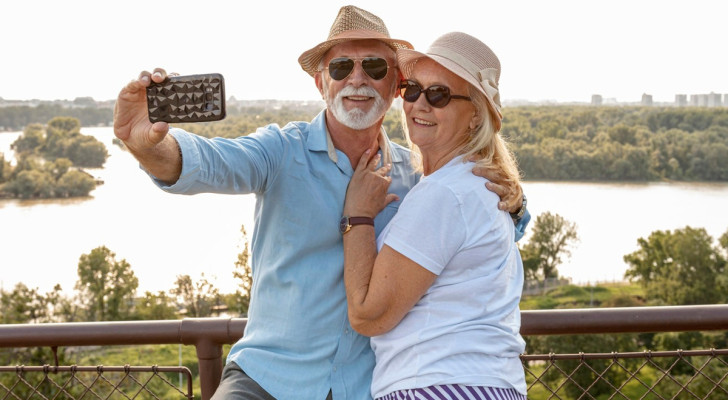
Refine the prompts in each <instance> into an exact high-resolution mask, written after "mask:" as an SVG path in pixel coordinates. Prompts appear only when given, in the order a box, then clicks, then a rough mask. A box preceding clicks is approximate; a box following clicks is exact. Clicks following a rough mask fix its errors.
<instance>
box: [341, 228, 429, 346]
mask: <svg viewBox="0 0 728 400" xmlns="http://www.w3.org/2000/svg"><path fill="white" fill-rule="evenodd" d="M376 250H377V249H376V242H375V239H374V228H373V227H371V226H370V225H358V226H357V227H355V229H354V228H352V230H351V231H350V232H349V233H347V234H346V235H344V283H345V286H346V297H347V302H348V311H349V322H350V323H351V326H352V328H354V329H355V330H356V331H357V332H359V333H361V334H362V335H365V336H376V335H381V334H383V333H386V332H389V331H390V330H392V328H394V327H395V326H396V325H397V324H398V323H399V322H400V321H401V320H402V318H404V316H405V315H406V314H407V312H409V310H411V309H412V307H414V306H415V304H417V302H418V301H419V300H420V299H421V298H422V296H423V295H424V294H425V293H426V292H427V289H428V288H429V287H430V286H432V283H433V282H434V281H435V278H437V275H435V274H433V273H432V272H430V271H428V270H426V269H425V268H423V267H421V266H420V265H419V264H417V263H415V262H414V261H412V260H410V259H409V258H407V257H405V256H403V255H402V254H400V253H398V252H397V251H395V250H393V249H392V248H391V247H389V246H386V245H385V246H384V247H382V251H381V252H380V253H379V255H377V254H376Z"/></svg>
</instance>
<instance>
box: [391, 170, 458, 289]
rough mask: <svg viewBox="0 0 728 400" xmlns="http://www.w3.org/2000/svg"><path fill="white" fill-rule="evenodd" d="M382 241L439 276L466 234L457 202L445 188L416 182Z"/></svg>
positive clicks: (435, 184)
mask: <svg viewBox="0 0 728 400" xmlns="http://www.w3.org/2000/svg"><path fill="white" fill-rule="evenodd" d="M390 224H391V226H390V227H389V231H388V232H387V236H386V237H385V238H384V244H386V245H388V246H389V247H391V248H392V249H394V250H396V251H397V252H399V253H400V254H402V255H404V256H405V257H407V258H409V259H410V260H412V261H414V262H415V263H417V264H419V265H420V266H422V267H423V268H425V269H427V270H428V271H430V272H432V273H433V274H436V275H440V273H441V272H442V270H443V269H444V268H445V266H446V265H447V264H448V262H449V261H450V260H451V259H452V258H453V257H454V255H455V253H457V252H458V250H459V249H460V247H461V246H462V244H463V242H464V241H465V237H466V229H467V226H466V223H465V221H464V218H463V215H462V209H461V202H460V201H459V199H458V198H457V196H456V195H455V194H454V193H453V192H452V191H451V190H450V189H448V188H446V187H443V186H441V185H439V184H437V183H434V184H433V183H428V182H420V183H419V184H418V186H417V187H416V188H415V189H413V191H411V192H410V193H409V194H408V195H407V197H405V199H404V201H403V202H402V205H400V207H399V211H397V214H396V215H395V216H394V218H393V219H392V221H391V222H390Z"/></svg>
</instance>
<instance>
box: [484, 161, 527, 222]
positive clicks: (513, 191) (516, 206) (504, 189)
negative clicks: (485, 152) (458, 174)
mask: <svg viewBox="0 0 728 400" xmlns="http://www.w3.org/2000/svg"><path fill="white" fill-rule="evenodd" d="M473 174H475V175H477V176H479V177H481V178H485V179H487V180H489V181H490V182H486V184H485V187H486V188H488V190H490V191H491V192H493V193H495V194H497V195H498V197H500V201H499V202H498V209H499V210H503V211H508V212H509V213H516V212H518V210H520V209H521V206H522V205H523V188H522V187H521V185H518V184H516V183H513V182H508V181H506V179H505V177H504V176H503V175H501V174H499V173H498V171H496V170H494V169H488V168H483V167H480V166H477V164H476V166H475V167H474V168H473Z"/></svg>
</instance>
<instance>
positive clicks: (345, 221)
mask: <svg viewBox="0 0 728 400" xmlns="http://www.w3.org/2000/svg"><path fill="white" fill-rule="evenodd" d="M348 229H349V217H341V219H340V220H339V232H341V233H344V232H346V231H347V230H348Z"/></svg>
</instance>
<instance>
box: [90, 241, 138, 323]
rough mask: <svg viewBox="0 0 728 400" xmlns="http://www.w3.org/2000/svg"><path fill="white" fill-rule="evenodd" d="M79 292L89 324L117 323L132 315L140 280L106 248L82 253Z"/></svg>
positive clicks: (123, 261)
mask: <svg viewBox="0 0 728 400" xmlns="http://www.w3.org/2000/svg"><path fill="white" fill-rule="evenodd" d="M78 277H79V280H78V282H77V283H76V289H77V290H78V291H79V292H80V294H81V298H82V300H83V301H84V302H85V304H86V306H87V318H88V320H89V321H118V320H124V319H128V318H129V317H130V316H131V315H132V307H133V304H134V295H135V294H136V289H137V287H138V286H139V280H138V279H137V277H136V276H135V275H134V271H132V269H131V265H129V263H128V262H127V261H126V260H123V259H122V260H120V261H117V260H116V254H114V253H113V252H112V251H111V250H109V249H108V248H107V247H106V246H101V247H97V248H95V249H93V250H91V253H89V254H82V255H81V257H80V259H79V261H78Z"/></svg>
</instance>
